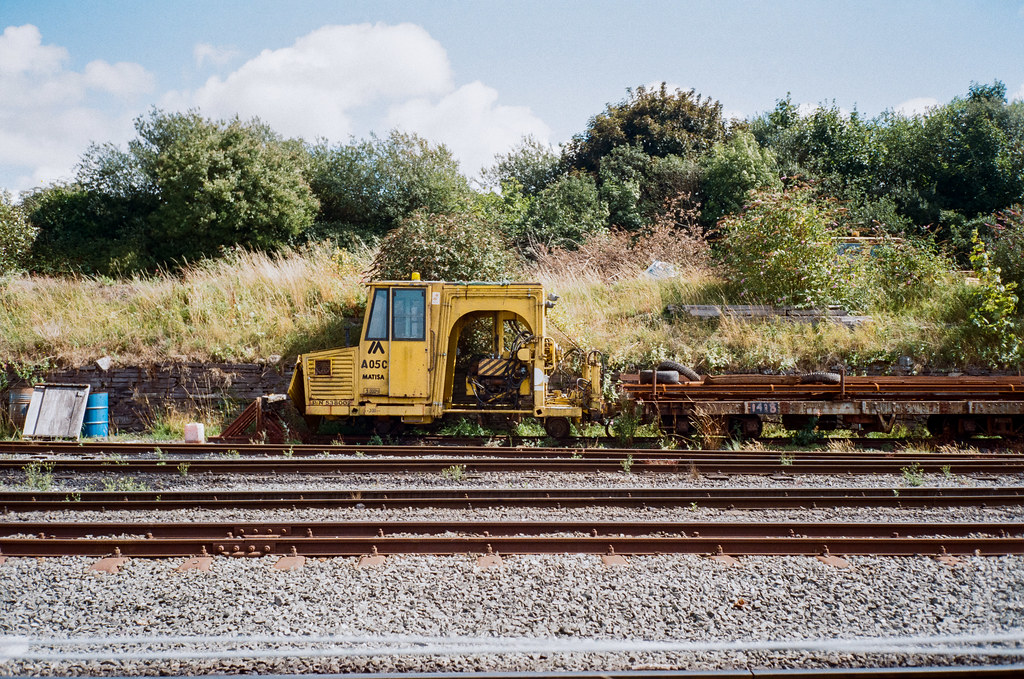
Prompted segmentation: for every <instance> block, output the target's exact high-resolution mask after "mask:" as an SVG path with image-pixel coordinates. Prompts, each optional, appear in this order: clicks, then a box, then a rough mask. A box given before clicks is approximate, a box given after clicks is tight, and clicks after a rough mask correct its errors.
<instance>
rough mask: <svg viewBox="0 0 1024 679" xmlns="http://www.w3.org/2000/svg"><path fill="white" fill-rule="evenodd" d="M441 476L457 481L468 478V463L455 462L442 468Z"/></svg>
mask: <svg viewBox="0 0 1024 679" xmlns="http://www.w3.org/2000/svg"><path fill="white" fill-rule="evenodd" d="M441 476H443V477H444V478H446V479H448V480H449V481H455V482H456V483H458V482H460V481H463V480H465V478H466V465H464V464H453V465H452V466H451V467H445V468H444V469H442V470H441Z"/></svg>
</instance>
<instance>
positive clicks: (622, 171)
mask: <svg viewBox="0 0 1024 679" xmlns="http://www.w3.org/2000/svg"><path fill="white" fill-rule="evenodd" d="M699 174H700V169H699V167H698V165H697V164H696V163H695V162H693V161H692V160H690V159H687V158H683V157H681V156H675V155H669V156H664V157H656V156H649V155H647V154H646V153H644V152H643V150H642V149H641V148H640V147H639V146H619V147H616V148H615V149H613V150H612V152H611V153H609V154H608V155H607V156H605V157H604V158H603V159H602V160H601V169H600V171H599V172H598V186H599V188H600V193H601V199H602V200H604V202H606V203H607V204H608V223H609V225H610V226H616V227H619V228H623V229H626V230H627V231H634V232H635V231H640V230H642V229H645V228H648V227H649V226H650V225H651V224H652V223H653V222H654V220H655V219H656V218H657V217H658V215H660V214H661V211H662V210H663V208H664V206H665V203H666V201H668V200H670V199H673V198H675V197H676V196H679V195H680V194H693V193H695V192H696V189H697V186H698V185H699Z"/></svg>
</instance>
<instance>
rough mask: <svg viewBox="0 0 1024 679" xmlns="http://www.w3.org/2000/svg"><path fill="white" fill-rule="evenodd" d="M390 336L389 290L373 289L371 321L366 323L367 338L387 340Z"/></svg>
mask: <svg viewBox="0 0 1024 679" xmlns="http://www.w3.org/2000/svg"><path fill="white" fill-rule="evenodd" d="M387 338H388V291H387V288H378V289H376V290H374V291H373V304H372V305H371V306H370V322H369V323H367V324H366V339H368V340H386V339H387Z"/></svg>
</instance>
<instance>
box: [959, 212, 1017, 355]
mask: <svg viewBox="0 0 1024 679" xmlns="http://www.w3.org/2000/svg"><path fill="white" fill-rule="evenodd" d="M973 241H974V252H972V253H971V264H972V265H973V267H974V272H975V274H976V275H977V277H978V285H977V286H976V287H975V288H974V289H973V291H972V293H973V294H972V302H973V304H972V308H971V311H970V316H969V323H970V325H971V326H972V327H973V329H974V330H975V332H976V334H977V335H978V339H979V340H980V346H981V351H980V354H981V356H982V357H983V358H985V359H986V360H988V361H989V362H991V363H993V364H1013V363H1015V362H1017V361H1020V359H1021V350H1022V349H1024V346H1022V345H1021V337H1020V328H1019V327H1017V323H1015V321H1014V318H1013V316H1014V314H1015V313H1016V310H1017V295H1016V294H1014V290H1016V288H1017V284H1016V283H1003V281H1002V279H1001V277H1000V271H999V267H997V266H994V265H993V264H992V260H991V257H990V256H989V253H988V251H987V250H986V249H985V244H984V243H983V242H982V241H981V239H980V238H978V234H977V232H975V233H974V237H973Z"/></svg>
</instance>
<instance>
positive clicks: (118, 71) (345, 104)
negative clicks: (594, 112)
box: [0, 24, 551, 190]
mask: <svg viewBox="0 0 1024 679" xmlns="http://www.w3.org/2000/svg"><path fill="white" fill-rule="evenodd" d="M192 56H193V58H194V60H195V63H196V65H197V67H199V66H203V65H206V66H209V67H214V68H216V67H217V65H218V63H227V61H230V59H231V58H232V57H234V56H235V55H234V54H232V52H231V50H230V49H228V48H224V47H217V46H214V45H209V44H200V45H196V47H195V48H194V50H193V55H192ZM68 58H69V55H68V53H67V50H65V49H64V48H63V47H60V46H54V45H45V44H43V39H42V36H41V35H40V33H39V30H38V29H37V28H36V27H35V26H32V25H25V26H16V27H9V28H7V29H6V30H4V32H3V34H2V35H0V186H4V185H6V187H7V188H10V189H14V190H24V189H28V188H31V187H32V186H36V185H38V184H39V182H50V181H54V180H57V179H60V178H62V177H67V176H69V175H71V173H72V172H73V169H74V165H75V163H76V162H77V161H78V159H79V158H80V157H81V154H82V152H83V151H85V149H86V147H87V146H88V144H89V143H90V142H91V141H96V142H101V143H102V142H108V141H109V142H114V143H124V142H125V141H127V140H128V139H129V138H130V137H131V136H132V125H131V122H132V118H133V117H134V116H135V115H137V114H138V113H140V112H142V111H143V110H145V108H146V107H147V105H148V104H150V103H152V100H151V99H146V100H143V99H141V98H140V95H144V94H146V93H149V92H152V91H153V88H154V85H155V79H154V77H153V75H152V74H151V73H150V72H148V71H147V70H146V69H145V68H143V67H142V66H141V65H139V64H135V63H127V62H118V63H109V62H106V61H102V60H97V61H92V62H90V63H88V64H87V65H86V66H85V67H84V68H83V69H82V70H80V71H76V70H72V69H69V68H68V67H67V63H68ZM156 103H157V104H158V105H160V106H161V107H162V108H164V109H167V110H185V109H188V108H198V109H199V110H200V111H201V113H202V114H203V115H205V116H207V117H211V118H230V117H233V116H234V115H239V116H240V117H242V118H243V119H246V118H251V117H259V118H260V119H261V120H263V121H264V122H266V123H267V124H269V125H270V126H271V127H272V128H273V129H274V130H275V131H277V132H279V133H280V134H282V135H284V136H288V137H303V138H305V139H309V140H313V139H315V138H318V137H323V138H327V139H329V140H331V141H346V140H347V139H348V137H349V136H350V135H353V134H354V135H357V136H363V135H365V134H367V133H368V132H370V131H371V130H372V131H376V132H378V133H380V134H384V133H386V132H387V131H388V130H389V129H390V128H392V127H399V128H401V129H403V130H405V131H409V132H415V133H417V134H419V135H421V136H423V137H425V138H427V139H428V140H430V141H431V142H435V143H445V144H446V145H447V146H448V147H449V148H450V149H451V150H452V152H453V153H454V154H455V155H456V157H457V158H458V159H459V161H460V162H461V164H462V168H463V170H464V171H466V172H467V173H469V174H475V173H476V172H477V171H478V170H479V169H480V168H481V167H483V166H486V165H490V164H491V162H492V161H493V156H494V154H495V153H499V152H504V151H507V150H508V149H509V148H511V147H512V146H513V145H514V144H515V143H516V142H518V141H519V140H520V139H521V138H522V137H523V136H524V135H527V134H532V135H533V136H535V137H537V138H538V139H539V140H540V141H542V142H546V141H547V139H548V137H549V136H550V134H551V131H550V129H549V128H548V126H547V125H546V124H544V122H543V121H541V120H540V119H539V118H538V117H537V116H535V115H534V114H533V113H532V112H531V111H530V110H529V109H528V108H526V107H522V106H511V105H507V104H502V103H499V95H498V92H497V91H496V90H495V89H494V88H492V87H489V86H488V85H486V84H484V83H481V82H472V83H469V84H463V85H461V86H459V85H457V84H456V82H455V77H454V74H453V72H452V68H451V64H450V63H449V61H448V55H447V52H446V51H445V49H444V47H442V45H441V44H440V43H439V42H438V41H437V40H435V39H434V38H432V37H431V36H430V34H429V33H427V32H426V31H425V30H424V29H423V28H421V27H419V26H416V25H413V24H400V25H385V24H359V25H350V26H325V27H323V28H320V29H317V30H315V31H313V32H311V33H309V34H307V35H305V36H303V37H301V38H299V39H298V40H296V41H295V43H294V44H292V45H291V46H289V47H285V48H282V49H276V50H264V51H263V52H261V53H260V54H258V55H256V56H254V57H253V58H251V59H249V60H248V61H246V62H245V63H243V64H242V65H241V66H239V67H238V68H236V69H234V70H230V71H228V72H221V73H218V74H216V75H214V76H212V77H210V78H209V79H207V80H206V82H205V83H204V84H203V85H202V86H200V87H198V88H197V89H194V90H188V91H171V92H166V93H164V94H163V95H161V96H158V97H156Z"/></svg>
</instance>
